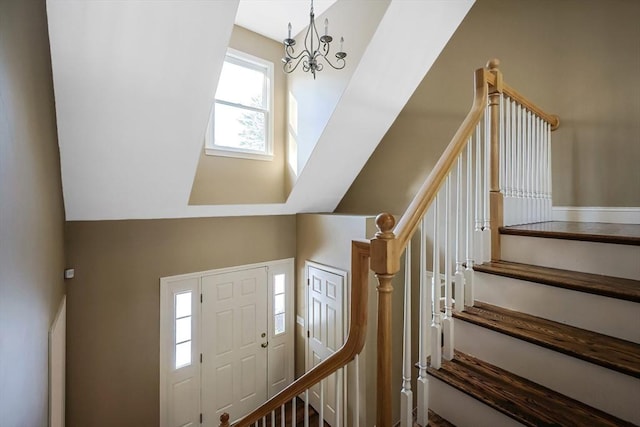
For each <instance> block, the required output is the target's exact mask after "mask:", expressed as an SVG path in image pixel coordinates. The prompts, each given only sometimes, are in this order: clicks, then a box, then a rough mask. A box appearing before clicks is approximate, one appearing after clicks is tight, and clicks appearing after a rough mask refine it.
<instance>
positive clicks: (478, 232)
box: [474, 123, 483, 263]
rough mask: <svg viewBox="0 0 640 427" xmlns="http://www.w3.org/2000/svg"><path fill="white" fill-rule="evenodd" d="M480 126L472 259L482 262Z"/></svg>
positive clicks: (477, 145)
mask: <svg viewBox="0 0 640 427" xmlns="http://www.w3.org/2000/svg"><path fill="white" fill-rule="evenodd" d="M481 135H482V127H481V124H480V123H478V125H477V126H476V141H475V144H476V171H475V172H476V173H475V176H476V179H475V181H476V182H475V184H476V185H475V187H476V192H475V237H476V238H475V239H474V243H475V247H474V259H475V260H477V261H478V262H480V263H482V259H483V255H482V248H483V245H482V200H483V197H482V182H483V175H482V138H481Z"/></svg>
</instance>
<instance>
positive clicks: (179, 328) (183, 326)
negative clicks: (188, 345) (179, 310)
mask: <svg viewBox="0 0 640 427" xmlns="http://www.w3.org/2000/svg"><path fill="white" fill-rule="evenodd" d="M190 339H191V316H189V317H183V318H182V319H178V320H176V344H177V343H180V342H184V341H189V340H190Z"/></svg>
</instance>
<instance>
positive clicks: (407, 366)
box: [400, 241, 413, 427]
mask: <svg viewBox="0 0 640 427" xmlns="http://www.w3.org/2000/svg"><path fill="white" fill-rule="evenodd" d="M404 257H405V262H404V336H403V340H402V359H403V364H402V390H401V391H400V426H401V427H408V426H411V425H412V423H413V392H412V391H411V241H409V244H408V245H407V249H406V251H405V254H404Z"/></svg>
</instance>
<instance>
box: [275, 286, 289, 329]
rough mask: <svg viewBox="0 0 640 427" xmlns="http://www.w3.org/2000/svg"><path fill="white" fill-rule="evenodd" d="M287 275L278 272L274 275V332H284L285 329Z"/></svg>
mask: <svg viewBox="0 0 640 427" xmlns="http://www.w3.org/2000/svg"><path fill="white" fill-rule="evenodd" d="M284 281H285V275H284V274H276V275H274V276H273V323H274V327H273V333H274V335H279V334H283V333H285V332H286V330H285V315H286V314H285V306H286V303H285V286H284Z"/></svg>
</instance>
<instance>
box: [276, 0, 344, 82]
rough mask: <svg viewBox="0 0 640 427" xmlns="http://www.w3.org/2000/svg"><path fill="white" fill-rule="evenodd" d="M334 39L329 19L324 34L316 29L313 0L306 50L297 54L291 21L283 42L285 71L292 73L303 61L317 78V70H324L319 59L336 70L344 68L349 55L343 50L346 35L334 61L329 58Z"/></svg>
mask: <svg viewBox="0 0 640 427" xmlns="http://www.w3.org/2000/svg"><path fill="white" fill-rule="evenodd" d="M332 41H333V37H331V36H330V35H329V20H328V19H325V20H324V35H323V36H319V34H318V30H317V29H316V21H315V14H314V12H313V0H311V12H309V27H308V28H307V34H306V35H305V36H304V50H303V51H302V52H300V53H298V54H297V55H296V54H295V50H294V48H293V46H294V45H295V44H296V41H295V40H294V39H292V38H291V22H289V36H288V37H287V38H286V39H284V41H283V42H282V43H283V44H284V58H282V62H283V66H282V69H283V70H284V72H285V73H292V72H293V71H294V70H295V69H296V68H298V65H300V63H302V69H303V70H304V71H311V74H313V78H314V80H315V78H316V72H317V71H322V69H323V68H324V65H323V63H322V62H319V60H321V59H323V60H324V62H326V63H327V64H329V65H330V66H331V68H334V69H336V70H342V69H343V68H344V66H345V65H346V62H345V60H344V58H345V57H346V56H347V54H346V52H343V51H342V44H343V43H344V37H340V51H339V52H336V54H335V57H336V60H335V62H334V63H332V62H331V58H329V56H328V55H329V44H330V43H331V42H332Z"/></svg>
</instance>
